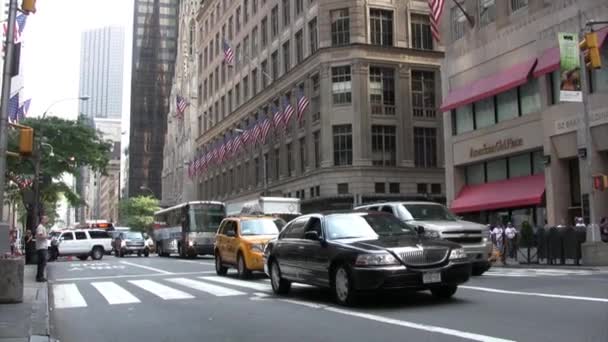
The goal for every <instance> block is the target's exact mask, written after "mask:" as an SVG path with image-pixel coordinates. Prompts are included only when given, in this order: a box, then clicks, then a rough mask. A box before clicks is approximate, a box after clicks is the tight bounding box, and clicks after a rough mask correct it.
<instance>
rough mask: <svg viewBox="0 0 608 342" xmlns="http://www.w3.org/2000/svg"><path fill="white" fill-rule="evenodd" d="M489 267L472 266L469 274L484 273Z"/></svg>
mask: <svg viewBox="0 0 608 342" xmlns="http://www.w3.org/2000/svg"><path fill="white" fill-rule="evenodd" d="M488 269H489V267H485V266H473V270H472V271H471V274H472V275H474V276H480V275H482V274H484V273H486V271H487V270H488Z"/></svg>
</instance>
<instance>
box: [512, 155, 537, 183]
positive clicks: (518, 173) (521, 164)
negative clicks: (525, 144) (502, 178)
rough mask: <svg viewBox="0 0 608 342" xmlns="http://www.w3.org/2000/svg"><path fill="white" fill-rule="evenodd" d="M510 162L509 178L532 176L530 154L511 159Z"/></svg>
mask: <svg viewBox="0 0 608 342" xmlns="http://www.w3.org/2000/svg"><path fill="white" fill-rule="evenodd" d="M508 160H509V162H508V163H507V164H508V165H509V178H515V177H522V176H529V175H531V174H532V163H531V162H530V154H529V153H526V154H521V155H518V156H513V157H509V159H508Z"/></svg>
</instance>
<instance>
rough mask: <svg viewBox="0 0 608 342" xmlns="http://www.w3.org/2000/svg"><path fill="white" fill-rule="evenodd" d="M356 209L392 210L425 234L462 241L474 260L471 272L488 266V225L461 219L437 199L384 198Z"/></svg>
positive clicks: (489, 251)
mask: <svg viewBox="0 0 608 342" xmlns="http://www.w3.org/2000/svg"><path fill="white" fill-rule="evenodd" d="M355 209H360V210H375V211H384V212H388V213H391V214H393V215H395V216H396V217H398V218H399V219H401V220H402V221H404V222H407V223H408V224H410V225H414V226H421V227H423V228H424V231H425V235H427V236H428V237H432V238H441V239H445V240H449V241H453V242H456V243H458V244H460V245H462V247H463V248H464V249H465V251H466V253H467V255H468V256H469V259H470V260H471V262H472V263H473V275H482V274H483V273H484V272H485V271H487V270H488V269H489V268H490V262H489V261H488V258H489V256H490V254H491V252H492V242H491V240H490V231H489V229H488V227H486V226H484V225H481V224H478V223H473V222H468V221H462V220H460V219H458V218H457V217H455V216H454V215H452V213H450V211H449V210H448V209H447V208H446V207H444V206H443V205H441V204H439V203H433V202H385V203H375V204H367V205H362V206H358V207H356V208H355Z"/></svg>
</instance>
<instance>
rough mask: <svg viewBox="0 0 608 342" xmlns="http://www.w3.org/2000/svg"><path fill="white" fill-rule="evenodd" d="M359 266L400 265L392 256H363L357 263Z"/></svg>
mask: <svg viewBox="0 0 608 342" xmlns="http://www.w3.org/2000/svg"><path fill="white" fill-rule="evenodd" d="M355 265H357V266H384V265H399V261H398V260H397V258H395V257H394V256H393V255H392V254H389V253H378V254H361V255H359V256H358V257H357V260H356V261H355Z"/></svg>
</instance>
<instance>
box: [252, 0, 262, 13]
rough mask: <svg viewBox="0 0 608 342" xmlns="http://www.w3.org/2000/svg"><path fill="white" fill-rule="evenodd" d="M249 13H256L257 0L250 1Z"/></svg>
mask: <svg viewBox="0 0 608 342" xmlns="http://www.w3.org/2000/svg"><path fill="white" fill-rule="evenodd" d="M264 1H265V0H264ZM251 13H252V14H253V15H255V14H256V13H258V0H253V1H252V2H251Z"/></svg>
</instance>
